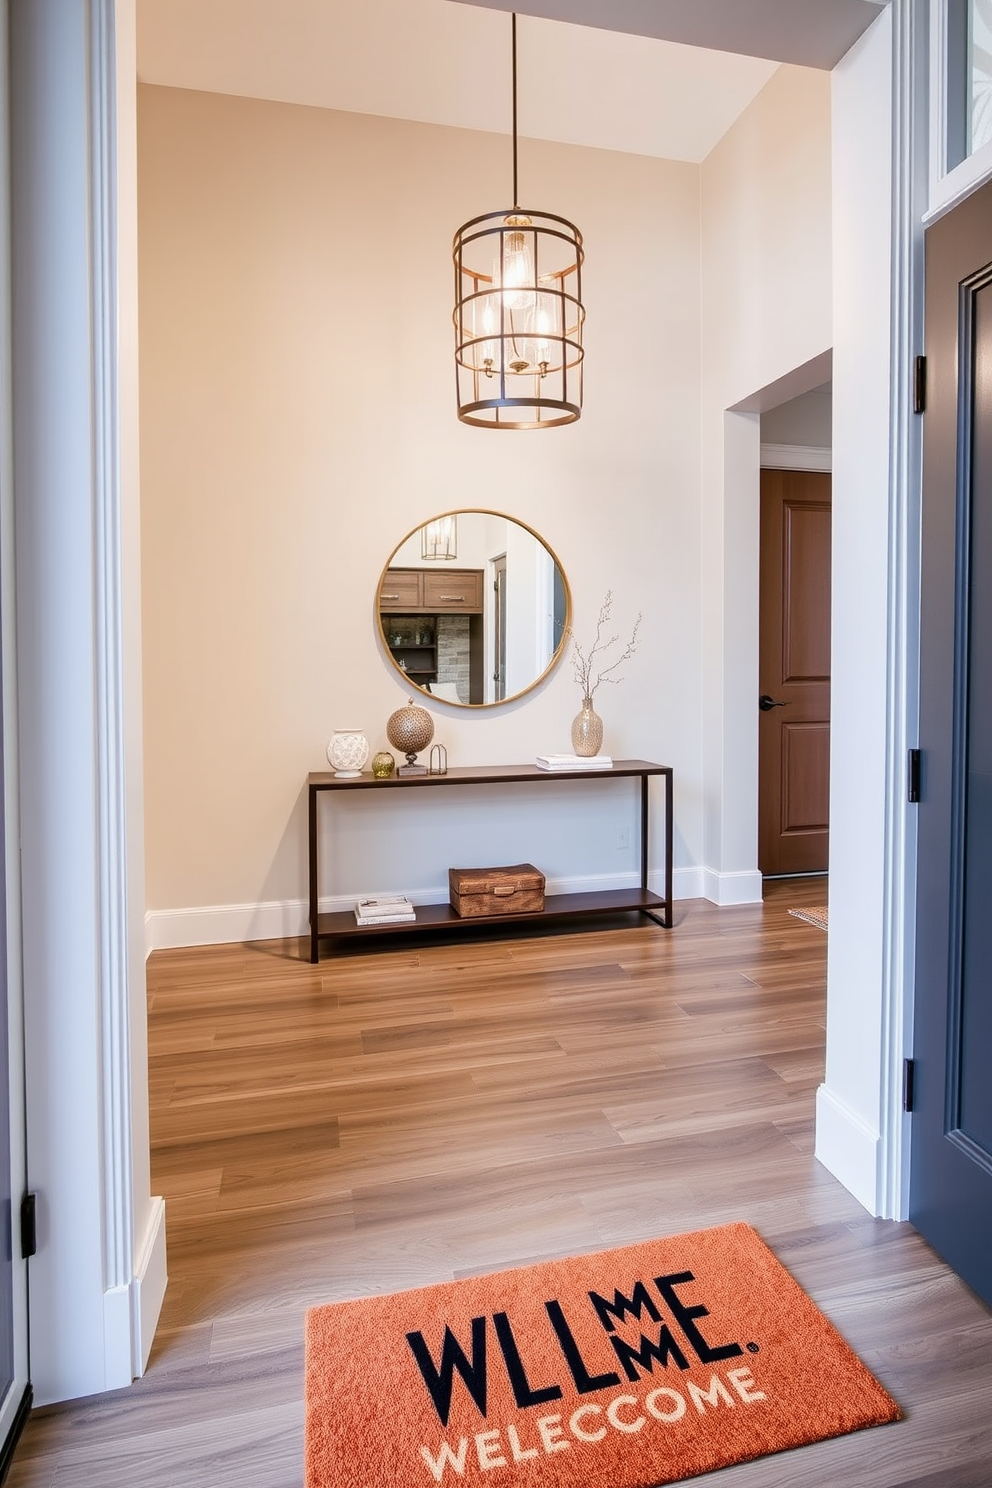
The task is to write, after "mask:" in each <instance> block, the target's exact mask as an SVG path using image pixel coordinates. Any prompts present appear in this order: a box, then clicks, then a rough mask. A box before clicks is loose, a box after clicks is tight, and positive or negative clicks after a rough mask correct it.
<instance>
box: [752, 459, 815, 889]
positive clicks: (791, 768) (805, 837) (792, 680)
mask: <svg viewBox="0 0 992 1488" xmlns="http://www.w3.org/2000/svg"><path fill="white" fill-rule="evenodd" d="M758 649H759V682H758V694H759V695H758V697H757V698H756V699H755V704H756V706H757V707H758V710H759V725H758V867H759V868H760V870H761V872H762V873H763V874H767V875H778V874H789V873H818V872H823V873H825V872H826V869H827V850H828V841H829V801H830V476H829V475H826V474H823V473H821V472H817V471H810V470H762V472H761V604H760V617H759V648H758Z"/></svg>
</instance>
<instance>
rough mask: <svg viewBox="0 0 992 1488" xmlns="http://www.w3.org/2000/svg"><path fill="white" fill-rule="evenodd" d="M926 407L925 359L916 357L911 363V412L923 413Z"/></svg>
mask: <svg viewBox="0 0 992 1488" xmlns="http://www.w3.org/2000/svg"><path fill="white" fill-rule="evenodd" d="M926 407H927V359H926V357H925V356H918V357H917V358H916V359H915V361H914V363H913V412H914V413H925V412H926Z"/></svg>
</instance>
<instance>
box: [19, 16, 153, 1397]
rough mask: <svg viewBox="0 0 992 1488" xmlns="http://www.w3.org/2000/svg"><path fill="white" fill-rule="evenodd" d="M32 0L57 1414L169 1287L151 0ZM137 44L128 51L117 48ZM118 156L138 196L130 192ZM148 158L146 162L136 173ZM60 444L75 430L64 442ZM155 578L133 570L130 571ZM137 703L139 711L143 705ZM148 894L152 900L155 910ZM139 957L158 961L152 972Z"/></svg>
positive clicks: (29, 124) (43, 1378) (24, 558)
mask: <svg viewBox="0 0 992 1488" xmlns="http://www.w3.org/2000/svg"><path fill="white" fill-rule="evenodd" d="M116 8H117V10H118V12H119V16H118V21H119V27H120V29H119V33H118V37H115V32H114V19H115V16H114V12H115V6H114V4H113V3H112V0H93V3H92V4H91V5H90V6H86V7H81V6H66V5H65V4H62V3H59V0H12V3H11V6H10V19H11V31H10V37H11V78H12V90H11V91H12V109H11V141H12V203H13V211H12V222H13V234H12V254H13V299H14V324H13V374H14V400H13V425H14V503H15V527H16V584H17V669H18V728H19V777H20V778H19V790H20V815H21V874H22V881H21V882H22V907H23V948H24V956H23V975H24V1000H25V1063H26V1085H27V1111H26V1121H27V1154H28V1181H29V1183H30V1185H31V1187H32V1188H33V1189H34V1190H35V1191H36V1193H37V1196H38V1253H37V1255H36V1256H35V1257H34V1259H33V1260H32V1261H31V1277H30V1285H31V1373H32V1381H33V1384H34V1389H35V1400H36V1402H38V1403H39V1404H43V1403H46V1402H48V1401H51V1400H59V1399H66V1398H69V1397H71V1396H75V1395H86V1394H90V1393H92V1392H94V1391H96V1390H102V1389H109V1388H114V1387H119V1386H122V1385H126V1384H129V1383H130V1381H131V1379H132V1377H133V1376H134V1375H135V1374H137V1373H140V1372H141V1369H142V1367H143V1364H144V1360H145V1358H146V1356H147V1349H148V1347H149V1345H150V1341H151V1331H152V1330H153V1328H154V1322H155V1319H156V1317H157V1312H158V1306H159V1303H160V1302H161V1296H162V1290H163V1288H164V1281H165V1264H164V1229H163V1224H162V1220H163V1214H162V1205H161V1203H160V1202H157V1201H155V1200H153V1199H152V1198H151V1197H150V1195H149V1192H148V1139H147V1131H148V1118H147V1108H148V1098H147V1065H146V1055H145V1036H144V1020H145V1004H144V961H143V957H142V955H141V929H142V923H141V922H142V907H143V906H142V902H141V887H140V884H141V875H140V861H141V834H140V821H141V778H140V731H139V732H138V734H137V737H136V736H135V731H134V728H133V725H134V722H135V709H136V708H138V707H139V703H140V700H139V698H138V697H137V696H136V695H135V693H134V692H133V690H131V691H130V692H128V689H129V688H130V689H133V687H134V686H135V678H136V670H135V657H134V652H133V649H131V646H130V643H125V638H124V629H125V625H126V624H127V623H130V625H131V627H132V639H133V626H134V623H135V615H134V610H135V608H136V606H135V590H134V589H133V587H131V586H130V585H126V586H125V587H126V593H124V592H123V591H122V588H121V579H122V573H121V562H122V554H124V553H127V552H129V551H133V547H134V534H135V528H134V516H135V504H136V502H137V495H138V493H137V485H136V482H135V480H134V475H135V471H136V459H135V443H134V434H135V430H134V427H133V424H131V423H129V416H130V414H132V413H133V409H134V405H133V398H130V399H129V397H128V395H127V394H124V395H123V396H121V395H120V383H119V380H118V379H119V376H120V375H123V376H124V377H125V378H126V379H128V380H129V381H130V384H131V386H130V387H129V392H131V391H133V370H134V369H133V364H132V362H131V361H129V358H128V354H127V351H126V350H123V348H124V346H125V343H126V344H127V345H128V346H129V347H130V348H131V351H132V353H133V348H134V340H135V321H134V314H133V310H134V275H135V268H136V261H135V252H134V247H135V236H134V224H133V220H132V221H131V222H130V224H129V223H128V210H129V207H130V210H131V213H132V216H133V210H134V195H135V191H134V187H135V181H134V171H133V157H132V158H131V160H130V162H129V158H128V154H127V142H128V140H130V139H132V138H133V133H134V115H133V109H134V102H133V91H130V92H129V90H128V89H127V88H125V89H124V92H123V95H122V97H121V100H120V107H121V115H120V122H121V132H122V135H123V141H124V146H123V149H122V152H121V156H120V160H119V161H118V159H117V157H116V154H115V134H116V125H117V117H116V110H115V86H114V85H115V81H116V70H117V66H118V62H120V65H121V66H122V67H123V70H124V77H125V78H127V76H128V74H130V76H131V77H133V70H134V43H133V27H134V16H133V7H132V6H129V5H128V3H126V0H122V3H121V4H120V5H118V6H117V7H116ZM118 39H119V40H120V43H121V50H120V58H118V55H117V41H118ZM118 164H119V165H120V180H119V181H118V180H117V174H118ZM129 164H130V169H129ZM53 430H56V431H57V437H53ZM132 575H133V569H132ZM126 694H127V695H126ZM136 896H137V897H136ZM135 949H137V960H136V961H135V960H134V953H135Z"/></svg>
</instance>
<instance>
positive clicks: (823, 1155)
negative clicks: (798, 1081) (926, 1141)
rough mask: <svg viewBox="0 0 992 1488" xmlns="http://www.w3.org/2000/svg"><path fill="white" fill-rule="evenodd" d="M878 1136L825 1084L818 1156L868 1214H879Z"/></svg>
mask: <svg viewBox="0 0 992 1488" xmlns="http://www.w3.org/2000/svg"><path fill="white" fill-rule="evenodd" d="M879 1141H880V1138H879V1134H878V1132H877V1131H873V1130H872V1128H871V1127H870V1126H869V1125H868V1124H867V1123H866V1122H864V1121H862V1119H861V1117H860V1116H859V1115H858V1114H857V1113H856V1112H855V1111H852V1110H851V1108H850V1106H848V1105H847V1104H846V1103H845V1102H844V1101H842V1100H841V1099H840V1097H839V1096H837V1095H834V1093H833V1091H832V1090H830V1089H829V1088H828V1087H827V1086H826V1085H821V1086H820V1088H819V1089H818V1090H817V1092H816V1147H815V1154H816V1158H817V1161H818V1162H821V1163H822V1164H823V1166H824V1167H825V1168H826V1169H827V1170H828V1172H831V1173H833V1175H834V1177H835V1178H838V1179H840V1181H841V1183H843V1185H844V1187H845V1188H847V1189H850V1191H851V1193H852V1194H853V1195H854V1197H855V1198H856V1199H857V1201H858V1203H859V1204H863V1205H864V1207H865V1208H866V1209H867V1210H868V1213H869V1214H878V1212H879V1211H878V1207H877V1193H878V1158H879Z"/></svg>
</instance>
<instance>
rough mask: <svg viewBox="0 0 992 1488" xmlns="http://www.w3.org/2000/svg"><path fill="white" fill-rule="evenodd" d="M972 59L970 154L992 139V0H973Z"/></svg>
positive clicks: (970, 42)
mask: <svg viewBox="0 0 992 1488" xmlns="http://www.w3.org/2000/svg"><path fill="white" fill-rule="evenodd" d="M968 19H969V25H968V60H969V71H970V74H971V118H970V127H969V131H968V154H969V155H974V153H975V151H976V150H980V149H981V148H982V146H983V145H987V144H988V143H989V141H990V140H992V0H970V13H969V18H968Z"/></svg>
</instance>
